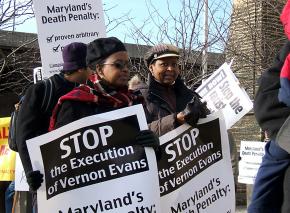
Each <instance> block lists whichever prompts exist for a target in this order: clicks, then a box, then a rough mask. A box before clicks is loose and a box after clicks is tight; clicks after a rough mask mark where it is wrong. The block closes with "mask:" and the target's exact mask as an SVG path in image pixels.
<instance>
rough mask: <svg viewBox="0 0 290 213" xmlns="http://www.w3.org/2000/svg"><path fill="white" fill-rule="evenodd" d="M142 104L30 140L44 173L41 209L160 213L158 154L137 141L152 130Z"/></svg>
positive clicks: (36, 166) (35, 162)
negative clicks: (142, 132)
mask: <svg viewBox="0 0 290 213" xmlns="http://www.w3.org/2000/svg"><path fill="white" fill-rule="evenodd" d="M147 128H148V127H147V123H146V118H145V114H144V110H143V107H142V105H137V106H132V107H128V108H123V109H119V110H115V111H111V112H108V113H103V114H98V115H95V116H90V117H86V118H83V119H80V120H77V121H75V122H72V123H70V124H68V125H66V126H63V127H61V128H58V129H56V130H54V131H52V132H50V133H47V134H45V135H42V136H39V137H36V138H33V139H30V140H28V141H27V146H28V151H29V154H30V157H31V161H32V166H33V169H34V170H40V172H41V173H42V174H44V183H43V184H42V185H41V187H40V189H39V190H38V191H37V198H38V209H39V210H38V211H39V212H41V213H54V212H55V213H64V212H66V213H67V212H83V211H84V209H86V211H87V212H112V213H113V212H114V213H120V212H127V213H136V212H160V205H159V200H160V199H159V198H160V196H159V185H158V175H157V164H156V157H155V153H154V150H153V149H152V148H145V149H144V148H143V147H141V146H140V145H132V144H134V143H135V138H136V135H137V134H138V133H139V131H140V130H145V129H147Z"/></svg>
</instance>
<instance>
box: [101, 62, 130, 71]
mask: <svg viewBox="0 0 290 213" xmlns="http://www.w3.org/2000/svg"><path fill="white" fill-rule="evenodd" d="M103 65H112V66H114V67H116V68H117V69H119V70H123V69H125V68H128V69H129V70H130V69H131V68H132V64H131V63H130V62H128V61H116V62H114V63H107V64H103Z"/></svg>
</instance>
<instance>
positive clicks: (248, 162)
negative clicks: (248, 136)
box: [238, 141, 266, 184]
mask: <svg viewBox="0 0 290 213" xmlns="http://www.w3.org/2000/svg"><path fill="white" fill-rule="evenodd" d="M265 145H266V143H265V142H260V141H241V148H240V157H241V160H240V162H239V176H238V182H239V183H245V184H254V182H255V179H256V175H257V172H258V169H259V167H260V164H261V162H262V158H263V156H264V155H265Z"/></svg>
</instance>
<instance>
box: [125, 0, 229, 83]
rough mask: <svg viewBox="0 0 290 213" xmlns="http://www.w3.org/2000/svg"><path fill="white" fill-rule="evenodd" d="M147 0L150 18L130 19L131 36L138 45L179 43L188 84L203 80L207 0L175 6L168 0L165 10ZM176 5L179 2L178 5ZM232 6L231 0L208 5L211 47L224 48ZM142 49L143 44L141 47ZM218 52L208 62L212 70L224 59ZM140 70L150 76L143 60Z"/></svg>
mask: <svg viewBox="0 0 290 213" xmlns="http://www.w3.org/2000/svg"><path fill="white" fill-rule="evenodd" d="M145 1H146V5H147V14H148V18H147V19H146V20H144V22H143V23H142V24H140V25H137V24H136V23H135V22H134V19H131V20H130V26H128V25H127V28H128V32H129V33H128V37H130V38H132V39H133V40H134V41H135V43H136V44H137V45H140V44H146V45H147V46H152V45H154V44H156V43H170V44H173V45H175V46H177V47H179V48H180V50H181V55H182V57H181V59H180V66H181V70H182V75H183V77H184V78H185V80H186V82H187V84H188V85H189V86H192V85H193V84H195V83H196V82H200V80H202V79H203V78H205V77H206V76H204V75H203V74H202V71H201V67H202V66H201V63H202V62H201V61H202V60H201V59H202V52H203V50H204V48H205V44H206V43H205V41H204V36H203V32H204V29H205V28H204V24H203V20H204V13H203V11H204V8H205V5H204V1H203V0H196V1H190V0H179V1H177V2H178V3H177V2H175V4H174V8H172V4H171V2H169V1H168V0H167V2H166V3H165V4H164V8H166V11H164V10H161V8H157V6H155V5H154V3H153V2H152V1H151V0H145ZM176 5H178V7H177V8H176ZM231 8H232V6H231V1H229V0H221V1H212V2H210V3H209V5H208V10H209V29H210V34H209V39H208V41H207V44H208V46H209V50H210V51H215V52H219V53H223V52H224V50H225V44H226V43H227V35H228V31H229V24H230V17H231ZM140 46H141V45H140ZM141 49H144V48H141V47H140V50H141ZM140 55H141V54H140ZM218 56H220V54H211V56H210V58H209V60H211V62H210V63H209V64H211V65H212V66H210V67H209V70H211V71H212V70H213V69H216V68H217V67H218V65H220V64H221V63H222V62H223V61H224V58H223V57H218ZM139 61H140V63H141V62H142V59H141V58H140V60H139ZM140 69H141V71H140ZM137 71H138V72H139V74H140V75H141V76H142V77H144V78H145V77H146V76H147V74H146V73H147V71H145V68H144V66H141V65H140V64H137V67H136V72H137ZM208 74H209V73H208Z"/></svg>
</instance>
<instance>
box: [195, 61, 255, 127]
mask: <svg viewBox="0 0 290 213" xmlns="http://www.w3.org/2000/svg"><path fill="white" fill-rule="evenodd" d="M196 92H197V93H198V94H199V95H200V96H201V97H202V99H203V100H205V101H206V102H207V106H208V108H209V109H210V110H211V112H216V111H218V110H222V112H223V115H224V118H225V122H226V128H227V129H230V128H231V127H232V126H233V125H234V124H235V123H236V122H237V121H239V120H240V119H241V118H242V117H243V116H244V115H245V114H247V113H248V112H249V111H250V110H251V109H252V108H253V103H252V101H251V100H250V98H249V96H248V95H247V93H246V91H245V90H244V89H243V88H241V87H240V85H239V82H238V80H237V78H236V77H235V75H234V73H233V72H232V70H231V68H230V66H229V65H228V64H227V63H224V64H223V65H222V66H221V67H220V68H219V69H218V70H216V71H215V72H213V74H212V75H211V76H210V77H209V78H208V79H206V80H205V81H204V82H203V83H202V85H200V86H199V87H198V88H197V89H196Z"/></svg>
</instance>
